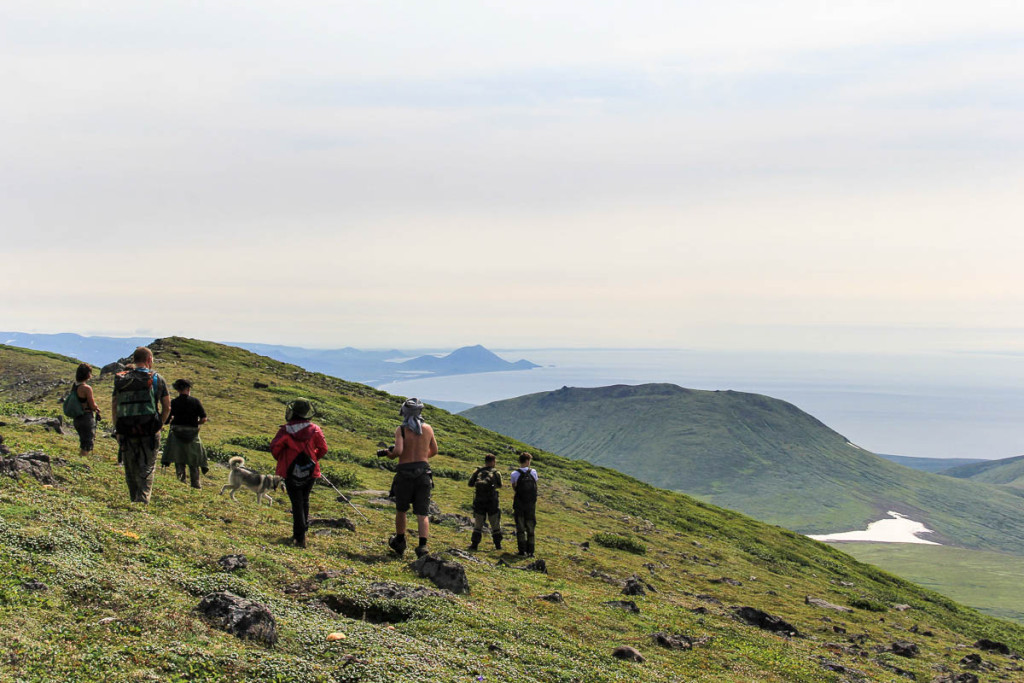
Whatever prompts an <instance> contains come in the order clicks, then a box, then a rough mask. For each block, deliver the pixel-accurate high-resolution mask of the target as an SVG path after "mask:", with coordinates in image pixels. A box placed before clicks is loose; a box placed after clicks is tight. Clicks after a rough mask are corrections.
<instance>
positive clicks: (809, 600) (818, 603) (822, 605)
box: [804, 595, 853, 612]
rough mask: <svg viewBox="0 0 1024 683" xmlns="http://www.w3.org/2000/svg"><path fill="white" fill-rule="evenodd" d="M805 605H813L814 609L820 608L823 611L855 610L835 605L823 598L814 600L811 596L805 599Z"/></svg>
mask: <svg viewBox="0 0 1024 683" xmlns="http://www.w3.org/2000/svg"><path fill="white" fill-rule="evenodd" d="M804 604H806V605H813V606H814V607H820V608H822V609H830V610H834V611H836V612H852V611H853V610H852V609H850V608H849V607H843V606H842V605H833V604H832V603H831V602H829V601H827V600H822V599H821V598H812V597H811V596H810V595H808V596H806V597H805V598H804Z"/></svg>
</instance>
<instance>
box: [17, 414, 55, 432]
mask: <svg viewBox="0 0 1024 683" xmlns="http://www.w3.org/2000/svg"><path fill="white" fill-rule="evenodd" d="M21 422H22V424H24V425H25V426H27V427H42V428H43V429H45V430H47V431H51V432H55V433H57V434H63V433H64V421H63V420H62V419H61V418H59V417H22V418H21Z"/></svg>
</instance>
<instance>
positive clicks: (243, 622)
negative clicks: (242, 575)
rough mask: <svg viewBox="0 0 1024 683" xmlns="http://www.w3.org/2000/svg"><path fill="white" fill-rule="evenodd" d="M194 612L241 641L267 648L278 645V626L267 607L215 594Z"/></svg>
mask: <svg viewBox="0 0 1024 683" xmlns="http://www.w3.org/2000/svg"><path fill="white" fill-rule="evenodd" d="M196 610H197V611H198V612H199V614H200V615H201V616H202V617H203V619H205V620H206V621H207V622H208V623H210V624H211V625H213V626H215V627H216V628H219V629H221V630H224V631H227V632H228V633H231V634H232V635H234V636H237V637H238V638H242V639H243V640H255V641H257V642H260V643H263V644H264V645H266V646H268V647H270V646H273V645H274V644H275V643H276V642H277V622H276V621H275V620H274V615H272V614H271V613H270V610H269V609H267V607H266V605H261V604H259V603H257V602H252V601H251V600H246V599H245V598H241V597H239V596H237V595H235V594H234V593H230V592H228V591H217V592H214V593H210V594H208V595H207V596H206V597H204V598H203V599H202V602H200V603H199V606H198V607H197V608H196Z"/></svg>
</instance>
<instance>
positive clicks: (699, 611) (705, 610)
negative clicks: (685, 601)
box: [690, 607, 711, 614]
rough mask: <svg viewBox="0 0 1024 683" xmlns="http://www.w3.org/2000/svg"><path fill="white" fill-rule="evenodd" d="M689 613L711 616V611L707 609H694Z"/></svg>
mask: <svg viewBox="0 0 1024 683" xmlns="http://www.w3.org/2000/svg"><path fill="white" fill-rule="evenodd" d="M690 611H691V612H693V613H694V614H711V610H709V609H708V608H707V607H694V608H693V609H692V610H690Z"/></svg>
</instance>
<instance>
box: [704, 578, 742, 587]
mask: <svg viewBox="0 0 1024 683" xmlns="http://www.w3.org/2000/svg"><path fill="white" fill-rule="evenodd" d="M709 583H727V584H729V585H730V586H742V585H743V584H742V583H740V582H739V581H737V580H736V579H730V578H729V577H728V576H723V577H722V578H720V579H711V581H710V582H709Z"/></svg>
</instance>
